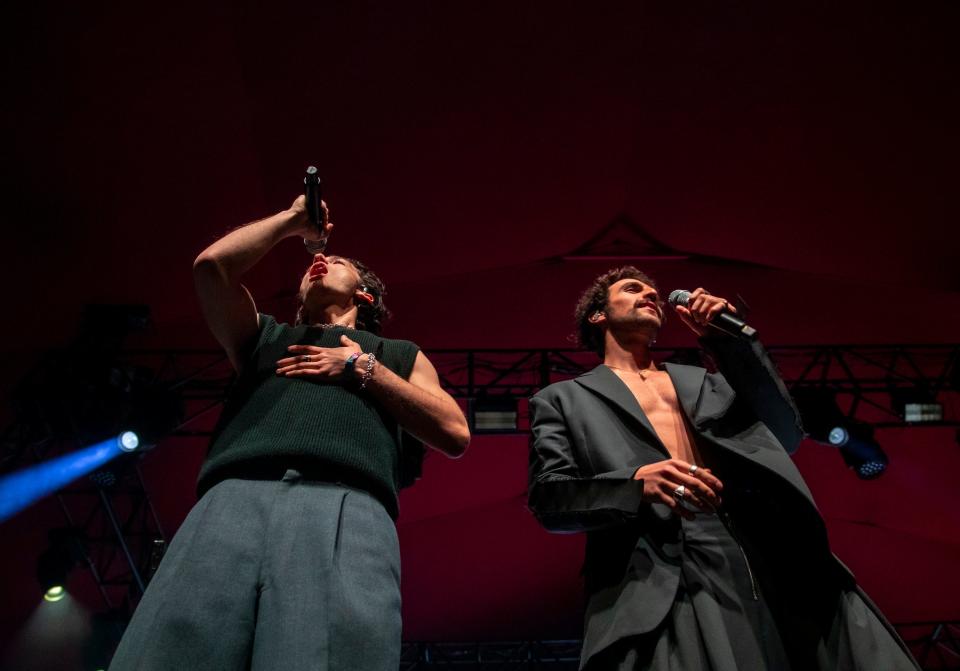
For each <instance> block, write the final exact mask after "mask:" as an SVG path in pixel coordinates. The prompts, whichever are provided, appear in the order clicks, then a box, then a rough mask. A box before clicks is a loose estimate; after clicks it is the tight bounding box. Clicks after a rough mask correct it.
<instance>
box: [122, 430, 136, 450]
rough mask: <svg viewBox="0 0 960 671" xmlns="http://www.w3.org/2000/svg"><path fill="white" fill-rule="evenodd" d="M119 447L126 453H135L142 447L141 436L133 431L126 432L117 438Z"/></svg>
mask: <svg viewBox="0 0 960 671" xmlns="http://www.w3.org/2000/svg"><path fill="white" fill-rule="evenodd" d="M117 445H118V446H119V447H120V449H121V450H123V451H124V452H133V451H134V450H135V449H137V448H138V447H140V436H138V435H137V434H136V433H135V432H133V431H124V432H123V433H121V434H120V435H119V436H118V437H117Z"/></svg>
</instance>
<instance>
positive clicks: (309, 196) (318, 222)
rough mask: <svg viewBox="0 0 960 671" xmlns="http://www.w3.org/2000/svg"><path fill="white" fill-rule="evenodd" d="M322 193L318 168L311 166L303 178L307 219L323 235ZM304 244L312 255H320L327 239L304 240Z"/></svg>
mask: <svg viewBox="0 0 960 671" xmlns="http://www.w3.org/2000/svg"><path fill="white" fill-rule="evenodd" d="M321 192H322V183H321V182H320V176H319V175H318V174H317V168H316V167H315V166H312V165H311V166H310V167H309V168H307V174H306V176H305V177H304V178H303V196H304V198H305V199H306V201H307V203H306V204H307V217H308V218H309V219H310V223H312V224H313V225H314V226H316V227H317V230H318V231H320V232H321V233H323V208H322V207H321V205H320V201H321V200H322V198H323V196H322V194H321ZM303 244H304V246H305V247H306V248H307V251H308V252H310V253H311V254H319V253H320V252H322V251H323V250H324V249H325V248H326V246H327V240H326V238H322V239H320V240H307V239H306V238H304V239H303Z"/></svg>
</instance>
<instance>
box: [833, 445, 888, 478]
mask: <svg viewBox="0 0 960 671" xmlns="http://www.w3.org/2000/svg"><path fill="white" fill-rule="evenodd" d="M840 455H841V456H842V457H843V460H844V462H846V464H847V466H849V467H850V468H852V469H853V471H854V472H855V473H856V474H857V477H859V478H860V479H861V480H873V479H874V478H878V477H880V476H881V475H883V472H884V471H885V470H887V464H888V463H890V460H889V458H888V457H887V455H886V453H885V452H884V451H883V450H882V449H881V448H880V445H879V444H878V443H877V442H876V441H875V440H873V438H872V437H870V438H857V437H853V438H851V439H850V440H848V441H847V443H846V444H844V445H843V446H841V447H840Z"/></svg>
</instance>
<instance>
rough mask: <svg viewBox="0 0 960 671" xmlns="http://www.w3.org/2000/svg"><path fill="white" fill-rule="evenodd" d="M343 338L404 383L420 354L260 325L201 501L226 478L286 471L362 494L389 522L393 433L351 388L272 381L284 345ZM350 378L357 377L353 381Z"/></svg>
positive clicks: (338, 331) (396, 460) (370, 340)
mask: <svg viewBox="0 0 960 671" xmlns="http://www.w3.org/2000/svg"><path fill="white" fill-rule="evenodd" d="M344 334H346V335H347V337H349V338H350V339H351V340H353V341H354V342H356V343H358V344H359V345H360V347H362V348H363V351H364V352H374V353H376V355H377V359H378V361H380V362H381V365H384V366H386V367H387V368H389V369H390V370H392V371H393V372H394V373H396V374H397V375H399V376H400V377H402V378H404V379H407V378H409V376H410V371H412V370H413V363H414V360H415V359H416V356H417V352H418V351H419V348H418V347H417V346H416V345H415V344H413V343H412V342H409V341H407V340H390V339H387V338H380V337H378V336H376V335H373V334H372V333H368V332H367V331H360V330H354V329H349V328H345V327H334V328H329V329H322V328H318V327H315V326H290V325H288V324H278V323H277V321H276V320H275V319H274V318H273V317H271V316H269V315H264V314H261V315H260V333H259V336H258V338H257V339H256V341H255V342H252V343H251V345H250V347H249V348H248V352H247V354H246V355H245V356H244V357H243V361H244V364H243V367H242V370H241V374H240V376H239V378H238V379H237V383H236V385H235V387H234V389H233V391H232V392H231V393H230V396H229V398H228V399H227V403H226V406H225V407H224V410H223V414H222V415H221V416H220V421H219V422H218V424H217V428H216V430H215V431H214V437H213V440H212V441H211V443H210V450H209V452H208V454H207V459H206V461H205V462H204V464H203V466H202V467H201V469H200V477H199V480H198V483H197V491H198V494H199V495H200V496H202V495H203V494H204V492H206V491H207V490H208V489H210V487H212V486H213V485H215V484H216V483H217V482H220V481H221V480H224V479H226V478H228V477H250V478H256V477H273V476H274V475H275V474H276V473H277V472H278V471H279V472H282V471H283V469H285V468H298V469H300V470H306V471H307V473H308V476H309V477H311V478H315V479H321V480H327V481H330V482H343V483H344V484H349V485H352V486H356V487H360V488H362V489H365V490H366V491H368V492H370V493H371V494H373V495H374V496H375V497H376V498H377V499H379V500H380V501H381V502H382V503H383V504H384V506H385V507H386V508H387V511H388V512H389V513H390V515H391V516H392V517H394V518H396V516H397V512H398V506H397V492H398V490H399V487H400V472H399V471H400V450H401V445H402V442H404V441H401V433H402V432H401V429H400V427H399V426H398V425H397V422H396V421H395V420H394V419H393V418H392V417H391V416H390V415H389V414H388V413H387V412H386V411H385V410H384V409H383V408H381V407H380V406H379V405H378V404H377V403H376V402H374V400H373V399H372V398H371V397H370V395H369V394H368V393H367V392H363V391H359V390H358V389H357V385H356V384H341V383H329V382H316V381H314V380H311V379H307V378H286V377H278V376H277V374H276V371H277V366H276V363H277V361H278V360H279V359H282V358H284V357H287V356H291V354H290V353H289V352H288V351H287V347H288V346H289V345H294V344H300V345H318V346H320V347H340V346H341V345H340V336H341V335H344ZM357 372H358V374H359V373H362V371H359V370H358V371H357Z"/></svg>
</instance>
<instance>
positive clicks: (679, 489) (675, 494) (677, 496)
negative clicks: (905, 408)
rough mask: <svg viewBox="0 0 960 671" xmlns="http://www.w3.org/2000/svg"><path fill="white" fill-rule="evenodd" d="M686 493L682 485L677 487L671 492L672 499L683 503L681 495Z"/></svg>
mask: <svg viewBox="0 0 960 671" xmlns="http://www.w3.org/2000/svg"><path fill="white" fill-rule="evenodd" d="M686 493H687V488H686V487H684V486H683V485H680V486H679V487H677V488H676V489H674V490H673V498H675V499H676V500H677V501H683V495H684V494H686Z"/></svg>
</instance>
